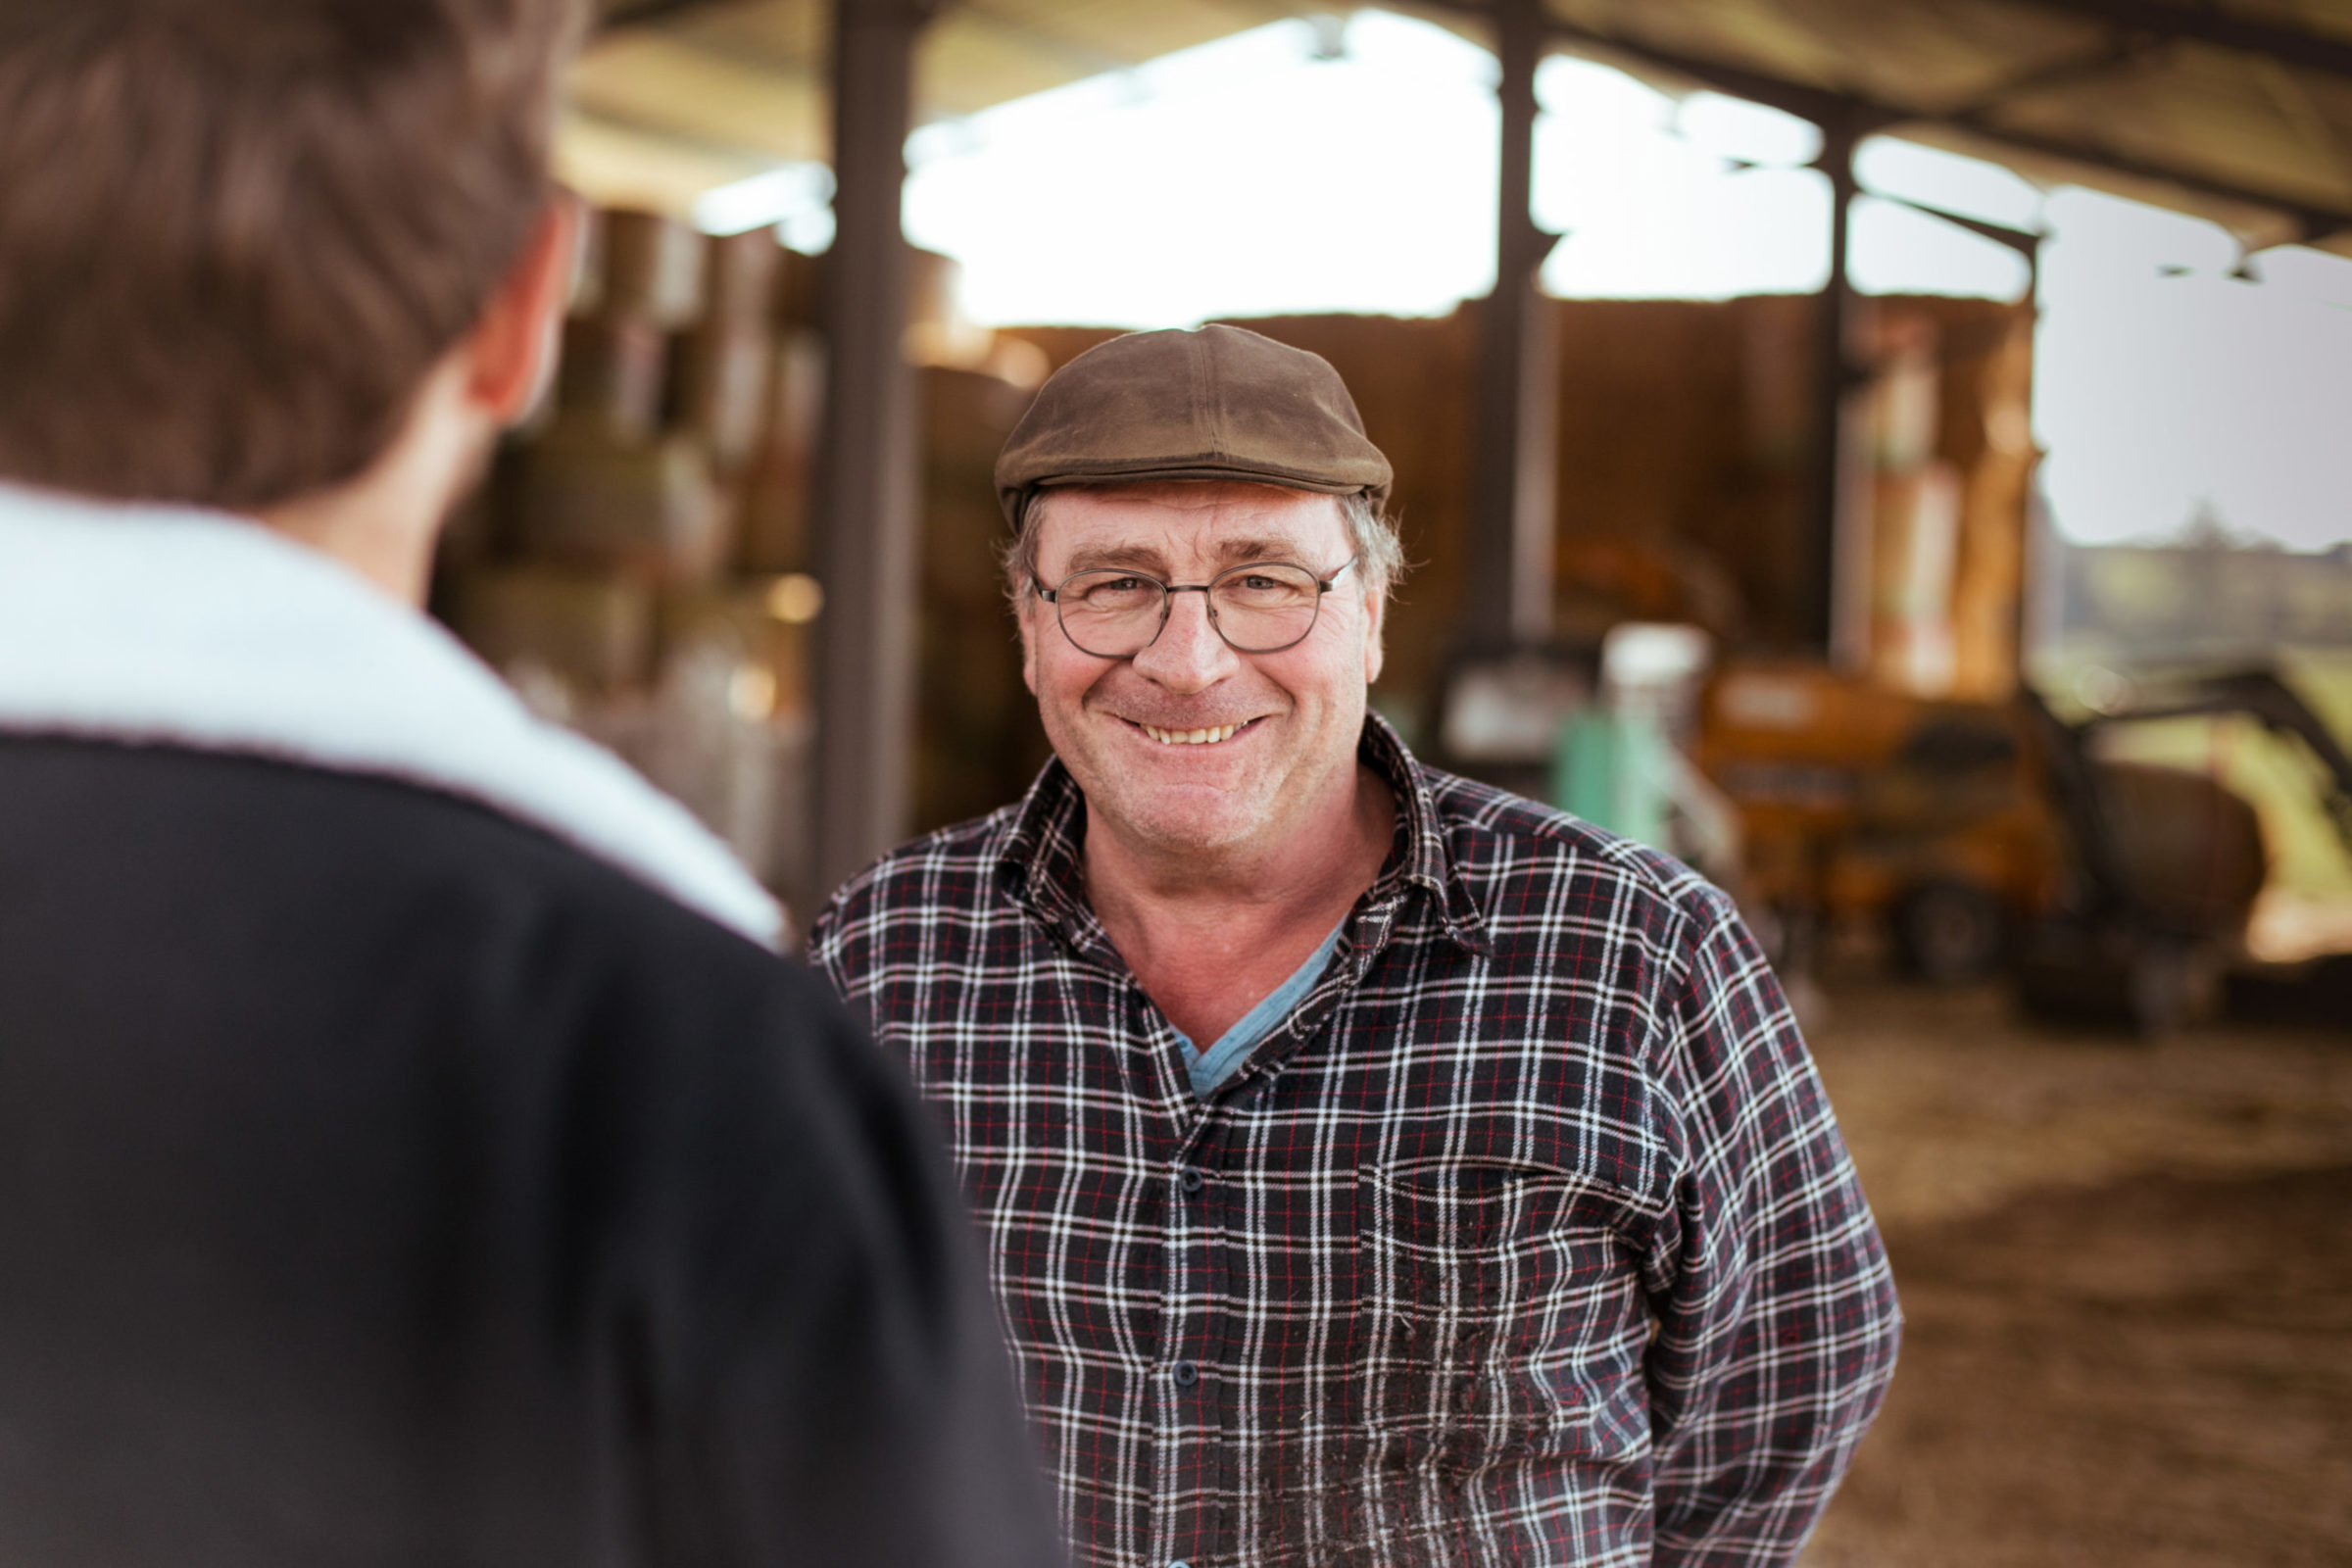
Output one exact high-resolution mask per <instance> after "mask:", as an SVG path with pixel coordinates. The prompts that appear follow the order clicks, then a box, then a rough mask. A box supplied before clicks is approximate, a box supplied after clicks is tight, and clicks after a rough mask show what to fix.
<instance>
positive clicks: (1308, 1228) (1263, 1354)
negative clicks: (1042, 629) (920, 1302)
mask: <svg viewBox="0 0 2352 1568" xmlns="http://www.w3.org/2000/svg"><path fill="white" fill-rule="evenodd" d="M1362 755H1363V758H1364V760H1366V761H1367V762H1368V763H1369V764H1371V765H1372V766H1373V767H1375V768H1377V769H1378V770H1379V771H1380V772H1381V773H1382V774H1383V775H1384V776H1385V777H1386V778H1387V779H1388V780H1389V782H1390V783H1391V785H1392V786H1393V787H1394V789H1395V792H1396V797H1397V807H1398V810H1397V838H1396V847H1395V849H1394V850H1393V851H1392V853H1391V855H1390V857H1389V860H1388V863H1387V865H1386V867H1385V868H1384V869H1383V871H1382V872H1381V874H1380V877H1379V879H1378V880H1377V881H1376V882H1375V883H1374V885H1373V886H1372V888H1371V889H1370V890H1369V891H1368V892H1367V893H1365V894H1364V896H1363V897H1362V898H1361V899H1360V900H1359V901H1358V902H1357V904H1356V907H1355V908H1354V910H1353V912H1352V913H1351V914H1350V915H1349V917H1348V923H1347V928H1346V935H1345V937H1344V938H1343V940H1342V943H1341V946H1340V949H1339V952H1338V954H1337V956H1335V957H1334V958H1333V960H1332V962H1331V964H1330V966H1329V967H1328V968H1327V969H1326V970H1325V972H1324V974H1323V977H1322V979H1321V980H1320V981H1319V982H1318V983H1317V984H1316V985H1315V986H1314V987H1313V988H1312V989H1311V990H1310V991H1309V992H1308V994H1307V995H1306V997H1305V998H1304V1000H1302V1001H1301V1002H1300V1003H1299V1005H1298V1006H1297V1007H1296V1009H1295V1010H1294V1011H1293V1012H1292V1013H1291V1014H1290V1016H1289V1018H1288V1020H1287V1021H1286V1022H1285V1023H1284V1024H1283V1025H1282V1026H1281V1027H1279V1028H1277V1029H1276V1030H1275V1031H1274V1033H1273V1034H1271V1035H1270V1036H1268V1037H1267V1038H1266V1040H1265V1041H1264V1042H1263V1043H1262V1044H1261V1045H1260V1046H1259V1047H1258V1049H1257V1051H1256V1052H1255V1053H1254V1054H1253V1055H1252V1056H1251V1057H1250V1060H1249V1061H1248V1062H1247V1063H1245V1064H1244V1065H1243V1066H1242V1067H1241V1068H1240V1069H1239V1070H1238V1071H1236V1072H1235V1073H1234V1074H1233V1076H1232V1077H1230V1078H1228V1079H1227V1080H1226V1081H1225V1082H1224V1083H1223V1084H1222V1085H1221V1086H1220V1087H1219V1088H1218V1089H1217V1090H1216V1091H1215V1092H1214V1093H1213V1094H1212V1095H1210V1096H1209V1097H1208V1099H1207V1100H1206V1102H1205V1103H1203V1102H1202V1101H1201V1100H1199V1099H1197V1098H1196V1097H1195V1094H1194V1091H1193V1088H1192V1085H1191V1083H1190V1081H1189V1079H1188V1077H1187V1074H1186V1063H1185V1058H1184V1054H1183V1050H1182V1047H1181V1046H1180V1045H1179V1044H1178V1037H1177V1035H1176V1032H1175V1030H1174V1028H1173V1027H1172V1026H1171V1025H1170V1024H1169V1023H1168V1021H1167V1019H1166V1018H1164V1017H1162V1016H1161V1014H1160V1012H1159V1010H1158V1008H1157V1007H1155V1006H1154V1005H1152V1000H1151V999H1150V998H1149V997H1148V996H1146V995H1145V994H1144V991H1143V988H1142V986H1141V985H1140V984H1139V983H1138V982H1137V981H1136V979H1135V978H1134V976H1133V975H1132V974H1131V973H1130V972H1129V970H1128V967H1127V965H1126V963H1125V962H1124V961H1123V960H1122V959H1121V958H1120V956H1119V955H1118V952H1117V951H1116V950H1115V949H1114V948H1113V947H1112V946H1111V944H1110V942H1109V940H1108V939H1107V938H1106V937H1105V935H1104V933H1103V927H1102V926H1101V924H1100V923H1098V922H1097V920H1096V918H1095V916H1094V914H1093V912H1092V911H1091V910H1090V909H1089V907H1087V904H1086V901H1085V898H1084V894H1083V884H1082V880H1081V868H1080V859H1079V846H1080V842H1081V839H1082V836H1083V833H1084V825H1085V803H1084V800H1083V798H1082V796H1081V795H1080V792H1079V790H1078V788H1077V786H1076V784H1075V783H1074V782H1073V781H1072V780H1071V778H1070V776H1069V774H1068V773H1067V772H1066V771H1064V770H1063V768H1062V767H1061V765H1060V764H1059V763H1058V762H1053V763H1049V764H1048V765H1047V768H1046V770H1045V772H1044V773H1043V774H1042V775H1041V776H1040V777H1039V779H1038V781H1037V783H1036V785H1035V786H1034V787H1033V788H1032V789H1031V790H1030V792H1029V794H1028V796H1027V797H1026V798H1025V799H1024V800H1023V801H1022V802H1020V803H1019V804H1018V805H1017V806H1014V807H1008V808H1006V809H1004V810H1001V811H998V812H996V813H995V814H993V815H991V816H988V817H984V818H982V819H980V820H978V821H975V822H970V823H966V824H964V825H962V826H959V827H953V828H949V829H946V830H944V831H942V832H939V833H936V834H933V835H932V836H931V837H929V838H926V839H923V840H921V841H919V842H917V843H915V844H912V845H909V846H907V848H905V849H902V850H900V851H898V852H896V853H895V854H893V855H891V856H890V857H888V858H885V859H884V860H882V861H880V862H879V863H878V864H876V865H874V866H872V867H871V868H869V869H868V870H866V871H865V872H863V873H861V874H860V875H859V876H858V877H857V878H856V879H855V880H854V881H852V882H851V883H850V884H848V885H847V886H846V887H845V888H843V889H842V891H841V892H840V893H839V894H837V895H836V896H835V898H834V900H833V902H832V903H831V904H830V906H829V907H827V908H826V909H825V910H824V912H823V913H822V915H821V916H820V917H819V918H818V920H817V921H816V924H815V927H814V931H813V941H812V955H813V957H814V959H815V961H816V962H817V964H818V965H820V966H821V967H822V968H823V969H824V971H825V972H826V973H827V974H828V975H830V976H831V978H832V980H833V982H834V984H835V985H836V986H837V987H839V988H840V990H841V991H842V993H843V994H844V995H845V996H846V997H847V998H848V999H850V1001H851V1003H852V1005H854V1006H856V1007H858V1008H861V1009H862V1010H863V1011H864V1012H865V1013H866V1014H867V1015H868V1016H869V1017H870V1019H871V1020H872V1023H873V1026H874V1029H875V1031H876V1033H877V1034H878V1036H879V1037H880V1038H881V1039H882V1040H883V1041H884V1042H885V1043H886V1044H887V1045H888V1046H889V1047H891V1048H893V1049H895V1050H896V1051H897V1052H899V1053H901V1054H904V1056H905V1058H906V1059H907V1062H908V1064H909V1065H910V1067H911V1069H912V1072H913V1074H914V1077H915V1080H916V1082H917V1084H918V1086H919V1087H920V1088H921V1089H922V1091H923V1093H924V1094H925V1096H926V1097H927V1098H928V1099H929V1100H930V1101H931V1103H932V1104H933V1105H934V1106H935V1107H936V1109H937V1111H938V1113H939V1114H940V1116H941V1118H942V1119H943V1121H944V1123H945V1127H946V1131H947V1134H948V1137H949V1141H950V1143H951V1145H952V1146H953V1150H954V1153H955V1157H956V1163H957V1165H958V1167H959V1168H960V1170H961V1173H962V1177H963V1181H964V1185H965V1190H966V1192H967V1193H968V1194H969V1196H970V1199H971V1201H972V1203H973V1205H974V1208H975V1210H976V1212H977V1214H978V1216H979V1219H980V1222H981V1225H982V1227H983V1230H984V1232H985V1235H986V1238H987V1241H988V1244H989V1249H990V1255H991V1266H992V1273H993V1278H994V1284H995V1288H996V1291H997V1293H998V1299H999V1301H1000V1304H1001V1306H1002V1309H1003V1311H1004V1314H1005V1324H1006V1329H1007V1333H1008V1335H1009V1338H1010V1341H1011V1344H1012V1348H1013V1351H1014V1354H1015V1356H1016V1358H1017V1361H1018V1365H1019V1371H1020V1375H1021V1379H1022V1384H1023V1393H1024V1395H1025V1397H1026V1398H1027V1401H1028V1406H1029V1410H1030V1413H1031V1416H1032V1418H1033V1420H1034V1422H1035V1424H1036V1426H1037V1429H1038V1431H1039V1433H1040V1437H1041V1441H1042V1443H1043V1445H1044V1448H1045V1453H1046V1459H1047V1464H1048V1468H1049V1471H1050V1474H1051V1476H1052V1479H1053V1482H1054V1486H1055V1489H1056V1491H1057V1494H1058V1496H1059V1500H1060V1504H1061V1509H1062V1516H1063V1520H1064V1523H1065V1525H1066V1527H1067V1529H1068V1531H1069V1534H1070V1538H1071V1543H1072V1545H1073V1547H1074V1549H1075V1551H1076V1553H1077V1555H1078V1557H1079V1558H1080V1560H1081V1561H1083V1562H1085V1563H1088V1564H1104V1565H1117V1568H1171V1565H1178V1564H1189V1565H1190V1568H1225V1565H1228V1564H1249V1565H1266V1568H1272V1565H1275V1564H1284V1565H1293V1564H1296V1565H1307V1564H1315V1565H1335V1568H1336V1565H1342V1564H1345V1565H1348V1568H1375V1565H1382V1568H1385V1565H1405V1564H1422V1563H1446V1564H1465V1565H1466V1564H1482V1565H1483V1564H1503V1563H1511V1564H1547V1565H1549V1564H1570V1563H1575V1564H1602V1563H1607V1564H1632V1563H1677V1564H1681V1563H1690V1564H1702V1563H1703V1564H1742V1565H1745V1564H1762V1563H1784V1562H1787V1561H1789V1559H1790V1558H1792V1557H1793V1556H1794V1555H1795V1553H1796V1549H1797V1547H1798V1545H1799V1544H1801V1542H1802V1540H1803V1538H1804V1536H1805V1534H1806V1532H1807V1531H1808V1530H1809V1529H1810V1528H1811V1526H1812V1524H1813V1522H1814V1520H1815V1518H1816V1517H1817V1516H1818V1515H1819V1513H1820V1510H1821V1508H1822V1506H1823V1505H1824V1504H1825V1503H1826V1501H1827V1500H1828V1497H1829V1494H1830V1492H1831V1490H1832V1488H1833V1487H1834V1486H1835V1485H1836V1483H1837V1481H1838V1477H1839V1475H1840V1474H1841V1473H1842V1472H1843V1470H1844V1467H1845V1464H1846V1461H1847V1460H1848V1458H1849V1457H1850V1456H1851V1453H1852V1451H1853V1447H1854V1445H1855V1444H1856V1442H1857V1441H1858V1440H1859V1439H1860V1437H1861V1435H1862V1432H1863V1429H1864V1427H1865V1426H1866V1425H1867V1424H1868V1423H1869V1421H1870V1418H1871V1416H1872V1415H1873V1414H1874V1413H1875V1411H1876V1410H1877V1407H1878V1404H1879V1400H1880V1398H1881V1397H1882V1395H1883V1394H1884V1391H1885V1387H1886V1382H1887V1376H1888V1374H1889V1372H1890V1371H1891V1369H1892V1365H1893V1360H1894V1353H1895V1344H1896V1339H1897V1332H1898V1328H1897V1325H1898V1316H1897V1313H1896V1309H1895V1301H1894V1292H1893V1286H1892V1282H1891V1279H1890V1277H1889V1275H1888V1272H1887V1259H1886V1254H1885V1252H1884V1251H1883V1250H1882V1249H1881V1247H1880V1243H1879V1237H1878V1233H1877V1230H1876V1228H1875V1227H1874V1225H1873V1224H1872V1221H1871V1217H1870V1213H1869V1210H1868V1208H1867V1207H1866V1206H1865V1204H1864V1202H1863V1199H1862V1194H1861V1191H1860V1189H1859V1188H1858V1186H1857V1185H1856V1183H1855V1180H1854V1173H1853V1169H1852V1166H1851V1164H1850V1163H1849V1162H1848V1160H1847V1157H1846V1152H1845V1149H1844V1146H1843V1144H1842V1142H1841V1141H1840V1139H1839V1137H1838V1130H1837V1125H1836V1123H1835V1121H1834V1120H1833V1118H1832V1116H1831V1113H1830V1106H1829V1103H1828V1101H1827V1100H1826V1099H1825V1097H1824V1095H1823V1093H1822V1089H1821V1084H1820V1081H1819V1080H1818V1078H1817V1077H1816V1076H1815V1074H1814V1071H1813V1066H1812V1062H1811V1060H1810V1058H1809V1057H1808V1056H1807V1054H1806V1052H1805V1048H1804V1044H1803V1042H1802V1040H1800V1039H1799V1037H1798V1034H1797V1029H1796V1025H1795V1023H1794V1022H1793V1020H1792V1019H1791V1018H1790V1016H1789V1008H1788V1005H1787V1003H1786V1002H1785V1001H1784V999H1783V998H1782V996H1781V993H1780V989H1779V987H1778V986H1777V985H1776V983H1775V982H1774V980H1773V977H1772V974H1771V972H1770V971H1769V969H1768V968H1767V967H1766V964H1765V962H1764V959H1763V958H1762V956H1760V955H1759V954H1758V953H1757V951H1756V948H1755V946H1754V944H1753V942H1752V941H1751V940H1750V939H1749V937H1748V935H1747V934H1746V931H1745V929H1744V927H1743V926H1742V925H1741V924H1740V920H1739V918H1738V917H1737V915H1736V914H1735V913H1734V912H1733V910H1732V907H1731V906H1730V903H1729V901H1728V900H1726V899H1725V898H1724V897H1723V896H1722V895H1721V894H1720V893H1718V892H1716V891H1715V890H1714V889H1713V888H1712V887H1710V886H1708V885H1707V884H1706V883H1705V882H1704V881H1702V880H1701V879H1700V878H1699V877H1698V876H1696V875H1695V874H1694V873H1692V872H1691V871H1689V870H1687V869H1685V868H1684V867H1683V866H1681V865H1679V864H1677V863H1675V862H1674V861H1672V860H1670V859H1668V858H1664V857H1662V856H1659V855H1655V854H1652V853H1651V852H1649V851H1647V850H1644V849H1642V848H1641V847H1639V846H1637V845H1634V844H1632V843H1629V842H1627V841H1625V840H1622V839H1618V838H1615V837H1613V836H1611V835H1609V834H1606V833H1603V832H1600V831H1598V830H1597V829H1594V828H1593V827H1591V826H1589V825H1587V824H1585V823H1582V822H1579V821H1577V820H1575V819H1574V818H1572V817H1568V816H1565V815H1562V814H1560V813H1558V812H1555V811H1551V810H1548V809H1544V808H1542V807H1539V806H1535V805H1533V804H1531V803H1529V802H1526V801H1523V800H1519V799H1517V798H1515V797H1512V796H1509V795H1506V794H1503V793H1501V792H1499V791H1496V790H1494V789H1490V788H1488V787H1486V786H1484V785H1481V784H1476V783H1472V782H1470V781H1468V780H1466V779H1461V778H1455V777H1452V776H1449V775H1446V774H1444V773H1440V772H1437V771H1435V770H1434V769H1429V768H1425V767H1422V766H1421V765H1420V764H1419V763H1417V762H1415V761H1414V760H1412V758H1411V757H1410V756H1409V755H1407V753H1406V752H1405V750H1404V748H1403V746H1402V744H1401V743H1400V742H1399V741H1398V740H1397V737H1396V735H1395V734H1394V733H1393V732H1392V731H1391V730H1389V728H1388V727H1387V726H1386V725H1385V724H1383V723H1381V722H1380V720H1379V719H1378V718H1376V717H1375V718H1372V719H1370V720H1368V722H1367V724H1366V728H1365V734H1364V741H1363V749H1362Z"/></svg>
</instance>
